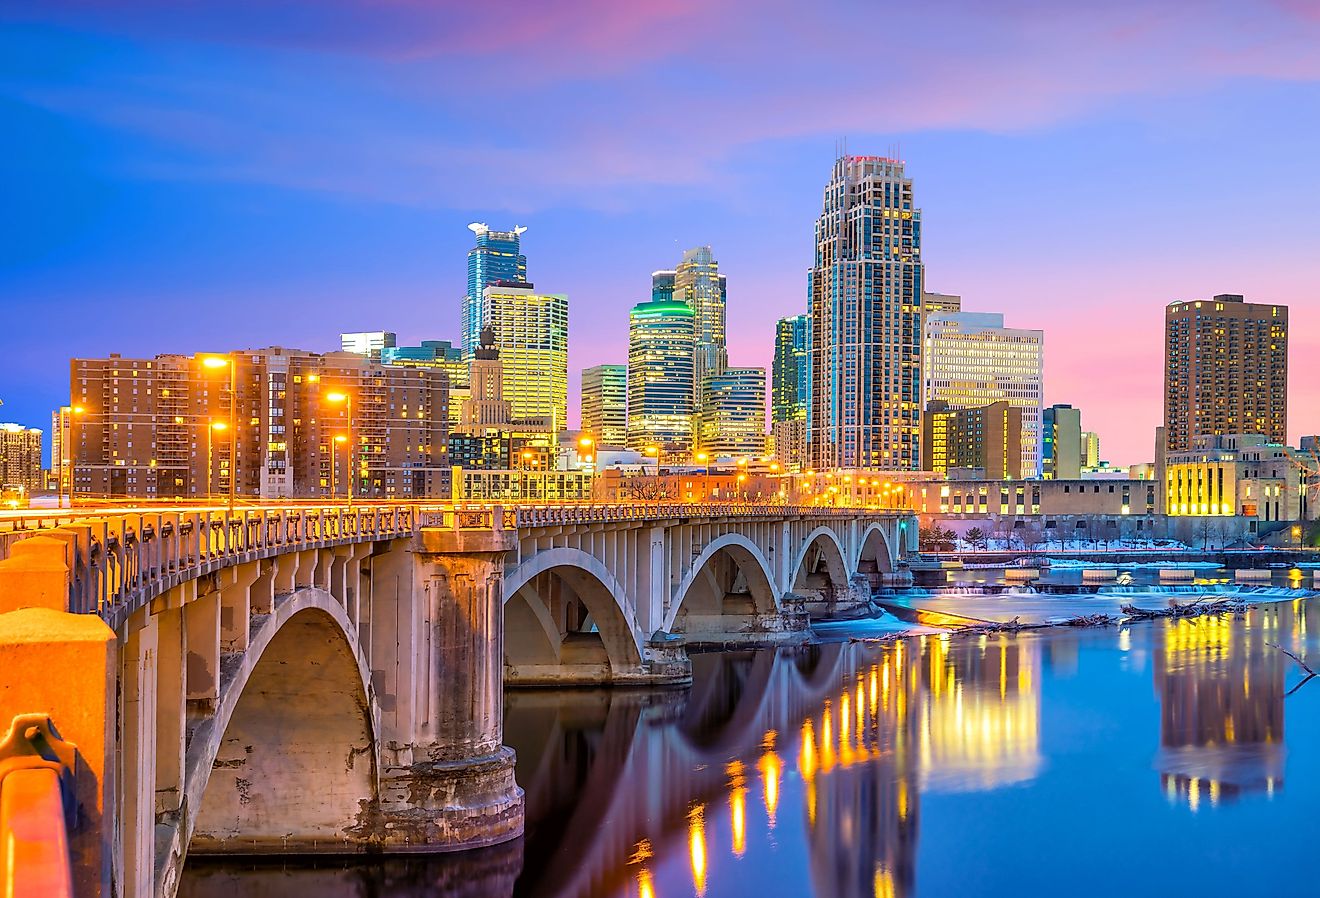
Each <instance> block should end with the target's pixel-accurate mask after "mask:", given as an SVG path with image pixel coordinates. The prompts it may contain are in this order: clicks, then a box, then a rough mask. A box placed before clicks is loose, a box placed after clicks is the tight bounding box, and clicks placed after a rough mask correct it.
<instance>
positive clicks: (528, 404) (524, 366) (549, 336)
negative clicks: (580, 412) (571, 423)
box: [478, 284, 568, 434]
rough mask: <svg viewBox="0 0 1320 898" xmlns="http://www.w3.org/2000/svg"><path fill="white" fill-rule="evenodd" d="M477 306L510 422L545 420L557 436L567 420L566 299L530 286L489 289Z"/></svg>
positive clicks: (552, 432) (490, 287)
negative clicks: (496, 359) (500, 371)
mask: <svg viewBox="0 0 1320 898" xmlns="http://www.w3.org/2000/svg"><path fill="white" fill-rule="evenodd" d="M481 305H482V321H483V324H482V327H483V328H486V327H489V328H490V329H491V333H492V334H493V336H494V339H495V343H494V345H495V348H496V349H498V350H499V356H500V361H501V362H502V363H503V365H504V398H505V399H507V400H509V404H510V407H511V408H512V410H513V417H514V419H515V420H519V419H521V420H532V419H548V424H547V426H548V428H549V433H551V434H554V433H557V432H558V431H559V430H560V428H562V427H564V425H565V423H566V422H567V420H568V297H567V296H565V295H563V294H561V293H538V292H537V291H536V289H535V287H534V285H532V284H523V285H521V286H507V285H492V286H489V287H486V288H485V289H484V290H483V291H482V298H481ZM479 340H480V334H478V342H479Z"/></svg>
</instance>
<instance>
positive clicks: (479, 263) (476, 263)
mask: <svg viewBox="0 0 1320 898" xmlns="http://www.w3.org/2000/svg"><path fill="white" fill-rule="evenodd" d="M468 230H469V231H471V232H472V233H474V234H476V235H477V244H476V246H474V247H472V249H470V250H468V257H467V263H468V267H467V293H466V294H464V296H463V322H462V328H463V330H462V334H461V338H460V342H461V343H462V348H463V357H464V358H465V359H468V358H471V357H472V355H473V354H474V353H475V352H476V351H477V347H478V346H479V345H480V344H481V328H482V326H483V325H485V324H486V318H485V312H486V310H485V309H484V308H483V307H482V291H484V290H485V289H486V288H487V287H489V286H491V285H492V284H526V283H527V257H526V256H524V255H523V254H522V245H521V238H522V235H523V234H524V233H525V232H526V231H527V229H526V228H524V227H517V226H516V227H514V229H513V230H512V231H492V230H491V229H490V228H488V227H487V226H486V225H485V224H484V223H482V222H479V221H477V222H473V223H472V224H470V225H468Z"/></svg>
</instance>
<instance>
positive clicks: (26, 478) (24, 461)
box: [0, 424, 46, 494]
mask: <svg viewBox="0 0 1320 898" xmlns="http://www.w3.org/2000/svg"><path fill="white" fill-rule="evenodd" d="M44 480H45V478H43V477H42V475H41V431H40V430H38V429H37V428H35V427H24V426H23V425H22V424H0V487H2V488H5V489H11V488H14V487H21V488H22V489H23V491H24V492H26V493H29V494H30V493H35V492H38V491H40V490H43V489H45V488H46V484H45V482H44Z"/></svg>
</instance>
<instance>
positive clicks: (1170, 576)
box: [1160, 567, 1196, 582]
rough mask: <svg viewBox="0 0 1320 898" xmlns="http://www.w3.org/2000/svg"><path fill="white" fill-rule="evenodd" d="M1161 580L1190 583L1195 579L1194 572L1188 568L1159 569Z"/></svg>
mask: <svg viewBox="0 0 1320 898" xmlns="http://www.w3.org/2000/svg"><path fill="white" fill-rule="evenodd" d="M1160 579H1161V580H1181V581H1183V582H1190V581H1192V580H1195V579H1196V571H1194V570H1193V569H1191V568H1189V567H1166V568H1160Z"/></svg>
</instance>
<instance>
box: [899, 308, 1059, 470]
mask: <svg viewBox="0 0 1320 898" xmlns="http://www.w3.org/2000/svg"><path fill="white" fill-rule="evenodd" d="M1044 345H1045V334H1044V332H1043V331H1039V330H1025V329H1021V328H1011V327H1004V316H1003V315H997V314H990V313H985V312H944V313H940V314H936V315H930V316H929V317H927V319H926V348H925V358H924V359H923V366H924V367H923V371H924V375H925V379H926V385H925V389H926V401H927V402H928V403H929V402H934V401H937V400H938V401H944V402H947V403H948V404H949V408H951V409H960V408H980V407H982V406H986V405H989V404H991V403H993V402H998V401H1000V400H1005V401H1007V402H1008V404H1009V405H1011V406H1013V407H1014V408H1020V409H1022V428H1023V432H1022V439H1021V446H1022V465H1021V471H1022V476H1024V477H1039V476H1040V460H1041V445H1040V430H1041V417H1042V411H1043V405H1044V402H1043V396H1044V388H1043V385H1042V380H1043V374H1044Z"/></svg>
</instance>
